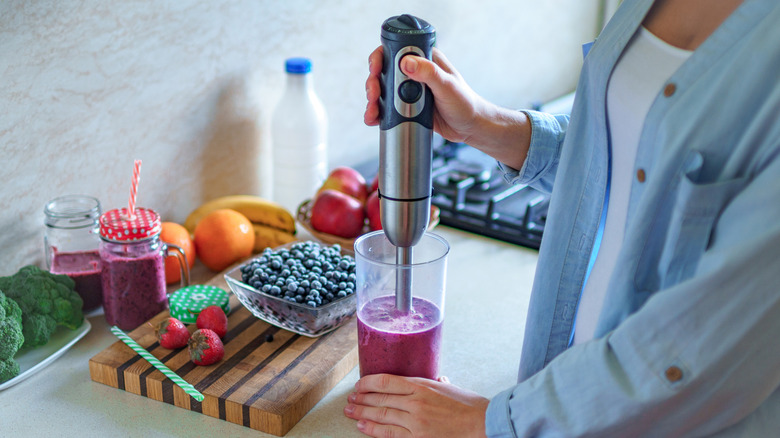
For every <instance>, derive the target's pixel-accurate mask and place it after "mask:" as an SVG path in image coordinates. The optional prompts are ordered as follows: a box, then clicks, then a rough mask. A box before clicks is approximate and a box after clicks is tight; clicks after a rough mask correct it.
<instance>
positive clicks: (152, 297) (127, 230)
mask: <svg viewBox="0 0 780 438" xmlns="http://www.w3.org/2000/svg"><path fill="white" fill-rule="evenodd" d="M161 229H162V222H161V221H160V215H159V214H157V213H156V212H155V211H154V210H150V209H145V208H135V209H134V214H133V215H132V216H130V215H129V214H128V210H127V209H126V208H120V209H116V210H109V211H107V212H105V213H104V214H103V215H101V216H100V260H101V266H102V275H101V278H102V285H103V310H104V311H105V316H106V321H107V322H108V323H109V324H110V325H116V326H117V327H119V328H120V329H122V330H133V329H135V328H136V327H138V326H140V325H141V324H143V323H144V322H146V321H148V320H149V319H151V318H152V317H154V316H155V315H157V314H158V313H160V312H162V311H163V310H165V309H166V308H167V306H168V295H167V290H166V284H165V258H166V257H167V256H168V255H169V252H171V253H173V254H172V255H175V256H176V258H177V260H178V261H179V268H180V269H181V287H185V286H188V285H189V265H188V264H187V258H186V256H185V254H184V251H183V250H182V249H181V248H179V247H178V246H176V245H172V244H167V243H164V242H162V241H161V240H160V231H161Z"/></svg>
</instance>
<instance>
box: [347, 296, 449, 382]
mask: <svg viewBox="0 0 780 438" xmlns="http://www.w3.org/2000/svg"><path fill="white" fill-rule="evenodd" d="M441 331H442V318H441V311H440V310H439V308H438V307H436V305H435V304H433V303H431V302H430V301H427V300H424V299H422V298H417V297H414V298H413V299H412V311H411V312H410V313H408V314H403V313H401V312H399V311H398V310H397V309H396V308H395V297H394V296H382V297H379V298H375V299H373V300H371V301H369V302H368V303H366V304H365V306H363V308H361V309H360V311H358V356H359V360H360V375H361V377H362V376H365V375H368V374H379V373H388V374H395V375H398V376H407V377H425V378H428V379H436V378H438V376H439V351H440V350H441Z"/></svg>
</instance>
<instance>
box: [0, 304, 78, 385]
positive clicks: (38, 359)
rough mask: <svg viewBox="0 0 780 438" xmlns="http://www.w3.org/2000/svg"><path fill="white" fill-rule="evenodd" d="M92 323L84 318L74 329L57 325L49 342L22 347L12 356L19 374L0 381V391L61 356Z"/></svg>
mask: <svg viewBox="0 0 780 438" xmlns="http://www.w3.org/2000/svg"><path fill="white" fill-rule="evenodd" d="M91 328H92V324H90V323H89V320H87V319H86V318H84V323H83V324H81V326H80V327H79V328H77V329H76V330H71V329H69V328H66V327H62V326H59V327H57V330H55V331H54V333H52V335H51V337H50V338H49V342H47V343H46V345H41V346H40V347H36V348H22V349H21V350H19V352H18V353H16V356H14V360H16V361H17V362H19V368H20V371H19V375H18V376H16V377H14V378H13V379H11V380H8V381H6V382H3V383H0V391H2V390H4V389H6V388H9V387H11V386H14V385H16V384H17V383H19V382H21V381H22V380H24V379H26V378H28V377H30V376H31V375H33V374H35V373H36V372H38V371H40V370H42V369H43V368H44V367H45V366H46V365H48V364H50V363H52V362H54V360H55V359H57V358H58V357H60V356H62V355H63V354H64V353H65V352H66V351H68V349H69V348H70V347H71V346H73V344H75V343H76V342H77V341H78V340H79V339H81V338H83V337H84V335H86V334H87V332H89V330H90V329H91Z"/></svg>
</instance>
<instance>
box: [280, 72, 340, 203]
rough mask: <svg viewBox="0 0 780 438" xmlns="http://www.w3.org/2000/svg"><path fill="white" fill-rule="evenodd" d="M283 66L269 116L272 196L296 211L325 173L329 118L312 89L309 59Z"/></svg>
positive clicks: (325, 175) (311, 195)
mask: <svg viewBox="0 0 780 438" xmlns="http://www.w3.org/2000/svg"><path fill="white" fill-rule="evenodd" d="M285 69H286V72H287V85H286V87H285V91H284V94H283V96H282V99H281V101H280V102H279V104H278V105H277V107H276V109H275V110H274V113H273V117H272V120H271V140H272V143H273V196H272V199H273V200H274V201H275V202H277V203H279V204H281V205H282V206H283V207H285V208H286V209H287V210H289V211H290V212H291V213H293V214H296V212H297V210H298V206H300V204H301V203H302V202H303V201H305V200H306V199H310V198H312V197H313V196H314V194H315V192H316V191H317V189H318V188H319V187H320V185H321V184H322V182H323V181H325V178H327V176H328V147H327V138H328V120H327V114H326V113H325V108H324V107H323V106H322V102H320V99H319V98H318V97H317V95H316V93H315V92H314V85H313V83H312V74H311V61H310V60H309V59H307V58H290V59H288V60H287V61H286V63H285Z"/></svg>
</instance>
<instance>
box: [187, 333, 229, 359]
mask: <svg viewBox="0 0 780 438" xmlns="http://www.w3.org/2000/svg"><path fill="white" fill-rule="evenodd" d="M187 345H188V347H189V352H190V359H191V360H192V362H193V363H194V364H195V365H211V364H213V363H217V362H219V361H220V360H222V358H223V357H224V356H225V347H224V346H223V345H222V340H220V339H219V336H217V334H216V333H214V331H213V330H209V329H199V330H195V333H193V334H192V336H190V340H189V341H187Z"/></svg>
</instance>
